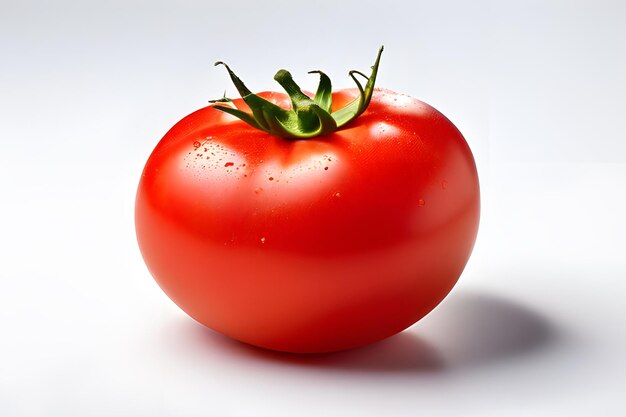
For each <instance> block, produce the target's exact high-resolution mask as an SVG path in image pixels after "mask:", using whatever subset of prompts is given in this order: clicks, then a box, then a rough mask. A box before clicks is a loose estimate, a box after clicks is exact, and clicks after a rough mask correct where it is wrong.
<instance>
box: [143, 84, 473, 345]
mask: <svg viewBox="0 0 626 417" xmlns="http://www.w3.org/2000/svg"><path fill="white" fill-rule="evenodd" d="M360 91H361V89H346V90H341V91H338V92H335V93H333V94H332V109H333V111H334V109H339V108H342V107H343V106H345V105H346V104H347V103H350V102H351V101H352V100H354V99H358V97H359V94H360ZM371 93H372V94H371V101H370V102H369V106H368V107H367V109H366V110H365V111H363V112H362V114H361V115H360V116H359V117H357V118H355V119H354V120H352V121H351V122H350V123H348V124H347V125H346V126H345V127H343V128H341V129H338V130H335V131H333V132H331V133H328V134H323V135H321V136H316V137H312V138H307V139H297V138H296V139H294V138H283V137H278V136H275V135H272V134H270V133H268V132H266V131H263V130H259V129H257V128H255V127H253V126H251V125H249V124H248V123H246V122H244V121H242V120H239V119H238V118H236V117H233V116H232V115H230V114H227V113H225V112H224V111H221V110H219V109H216V108H215V106H213V105H212V106H208V107H205V108H203V109H200V110H198V111H196V112H194V113H192V114H190V115H189V116H187V117H185V118H183V119H182V120H181V121H180V122H178V123H177V124H176V125H175V126H174V127H173V128H172V129H171V130H170V131H169V132H167V134H166V135H165V137H163V139H162V140H161V141H160V142H159V143H158V145H157V146H156V148H155V149H154V151H153V152H152V155H151V156H150V158H149V160H148V161H147V163H146V166H145V168H144V171H143V175H142V176H141V181H140V184H139V188H138V192H137V198H136V232H137V238H138V242H139V246H140V249H141V253H142V255H143V257H144V260H145V262H146V264H147V266H148V268H149V270H150V272H151V274H152V275H153V277H154V278H155V280H156V281H157V283H158V284H159V286H160V287H161V288H162V289H163V291H164V292H165V293H166V294H167V295H168V296H169V297H170V298H171V299H172V300H173V301H174V302H175V303H176V304H177V305H178V306H180V308H181V309H183V310H184V311H185V312H186V313H187V314H189V315H190V316H191V317H192V318H194V319H195V320H197V321H198V322H200V323H202V324H204V325H206V326H207V327H209V328H211V329H213V330H215V331H218V332H220V333H223V334H225V335H227V336H230V337H232V338H234V339H237V340H240V341H243V342H245V343H249V344H252V345H256V346H260V347H263V348H268V349H273V350H279V351H288V352H329V351H336V350H342V349H347V348H352V347H357V346H361V345H365V344H368V343H372V342H375V341H378V340H381V339H384V338H386V337H389V336H391V335H393V334H395V333H398V332H400V331H402V330H403V329H405V328H407V327H409V326H411V325H412V324H413V323H415V322H416V321H417V320H419V319H420V318H422V317H423V316H424V315H426V314H427V313H428V312H430V311H431V310H432V309H433V308H434V307H435V306H436V305H437V304H438V303H439V302H440V301H441V300H442V299H443V298H444V297H445V296H446V295H447V294H448V293H449V291H450V290H451V289H452V287H453V286H454V284H455V283H456V281H457V279H458V278H459V276H460V274H461V272H462V271H463V269H464V267H465V264H466V262H467V260H468V258H469V256H470V253H471V251H472V248H473V245H474V241H475V238H476V234H477V230H478V220H479V206H480V199H479V184H478V177H477V173H476V167H475V163H474V159H473V157H472V153H471V151H470V149H469V147H468V145H467V143H466V141H465V140H464V138H463V136H462V135H461V133H460V132H459V130H458V129H457V128H456V127H455V126H454V125H453V124H452V123H451V122H450V121H449V120H448V119H447V118H446V117H445V116H443V115H442V114H441V113H440V112H438V111H437V110H435V109H434V108H433V107H431V106H429V105H428V104H425V103H423V102H421V101H419V100H416V99H414V98H411V97H408V96H405V95H401V94H397V93H394V92H392V91H389V90H381V89H375V90H373V91H372V92H371ZM258 97H261V98H264V99H266V100H268V101H270V102H272V103H274V104H276V105H278V106H280V107H283V108H289V102H290V96H289V95H286V94H281V93H274V92H266V93H261V94H259V95H258ZM232 104H234V105H235V106H236V107H237V108H239V109H241V110H244V111H246V110H249V107H248V106H247V105H246V103H245V102H244V101H243V100H242V99H236V100H233V101H232Z"/></svg>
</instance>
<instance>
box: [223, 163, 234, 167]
mask: <svg viewBox="0 0 626 417" xmlns="http://www.w3.org/2000/svg"><path fill="white" fill-rule="evenodd" d="M233 165H235V163H234V162H226V163H225V164H224V166H225V167H232V166H233Z"/></svg>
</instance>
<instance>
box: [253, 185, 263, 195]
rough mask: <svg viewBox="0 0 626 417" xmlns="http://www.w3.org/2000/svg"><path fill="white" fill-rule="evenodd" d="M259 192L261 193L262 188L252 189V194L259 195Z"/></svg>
mask: <svg viewBox="0 0 626 417" xmlns="http://www.w3.org/2000/svg"><path fill="white" fill-rule="evenodd" d="M261 192H263V188H261V187H259V188H255V189H254V194H259V193H261Z"/></svg>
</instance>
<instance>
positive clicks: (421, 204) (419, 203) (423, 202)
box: [417, 198, 426, 207]
mask: <svg viewBox="0 0 626 417" xmlns="http://www.w3.org/2000/svg"><path fill="white" fill-rule="evenodd" d="M417 205H418V206H419V207H424V206H425V205H426V202H425V201H424V200H423V199H421V198H420V199H419V200H417Z"/></svg>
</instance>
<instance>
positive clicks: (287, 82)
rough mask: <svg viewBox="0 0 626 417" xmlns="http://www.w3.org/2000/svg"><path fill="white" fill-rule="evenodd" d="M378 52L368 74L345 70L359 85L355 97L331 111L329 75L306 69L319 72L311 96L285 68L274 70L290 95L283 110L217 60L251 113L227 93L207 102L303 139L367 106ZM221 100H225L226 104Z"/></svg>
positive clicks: (320, 133) (343, 122)
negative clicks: (242, 108) (359, 77)
mask: <svg viewBox="0 0 626 417" xmlns="http://www.w3.org/2000/svg"><path fill="white" fill-rule="evenodd" d="M382 53H383V47H382V46H381V47H380V49H379V50H378V55H377V56H376V62H374V65H373V66H372V73H371V75H370V76H369V77H368V76H366V75H365V74H363V73H362V72H359V71H356V70H353V71H350V72H349V73H348V74H349V75H350V77H352V79H353V80H354V82H355V83H356V85H357V87H358V89H359V97H358V98H357V99H355V100H353V101H352V102H350V103H349V104H347V105H346V106H345V107H342V108H341V109H338V110H336V111H334V112H333V111H331V108H332V87H331V82H330V78H328V76H327V75H326V74H324V73H323V72H321V71H318V70H316V71H311V72H310V74H312V73H315V74H319V75H320V82H319V86H318V88H317V92H316V93H315V97H313V98H310V97H308V96H307V95H306V94H304V93H303V92H302V90H301V89H300V87H299V86H298V84H296V82H295V81H294V80H293V78H292V76H291V74H290V73H289V71H286V70H284V69H281V70H279V71H278V72H277V73H276V75H275V76H274V79H275V80H276V81H277V82H278V83H279V84H280V85H281V86H282V87H283V88H284V89H285V91H286V92H287V94H288V95H289V98H290V99H291V106H292V108H291V110H285V109H283V108H282V107H279V106H277V105H275V104H273V103H271V102H269V101H267V100H265V99H264V98H262V97H260V96H258V95H256V94H254V93H252V92H251V91H250V90H249V89H248V88H247V87H246V86H245V84H244V83H243V82H242V81H241V80H240V79H239V77H237V76H236V75H235V73H234V72H233V71H232V70H231V69H230V68H229V67H228V65H226V64H225V63H223V62H221V61H218V62H216V63H215V65H223V66H224V67H225V68H226V70H227V71H228V75H229V76H230V79H231V80H232V82H233V84H234V85H235V87H236V88H237V91H238V92H239V95H240V96H241V98H242V99H243V101H244V102H245V103H246V104H247V105H248V107H250V109H251V110H252V113H247V112H244V111H243V110H239V109H237V108H235V107H234V106H232V104H231V103H232V100H231V99H229V98H227V97H223V98H221V99H218V100H211V101H210V103H214V104H213V108H215V109H217V110H221V111H223V112H226V113H228V114H231V115H233V116H235V117H238V118H239V119H241V120H243V121H244V122H246V123H248V124H249V125H251V126H253V127H255V128H256V129H259V130H263V131H265V132H267V133H270V134H272V135H275V136H280V137H282V138H287V139H307V138H312V137H315V136H323V135H327V134H329V133H332V132H334V131H336V130H337V129H339V128H341V127H343V126H345V125H346V124H348V123H349V122H351V121H352V120H354V119H355V118H356V117H358V116H359V115H361V114H362V113H363V112H364V111H365V109H367V106H368V105H369V103H370V100H371V99H372V94H373V92H374V83H375V82H376V75H377V73H378V66H379V63H380V57H381V55H382ZM355 74H357V75H360V76H361V77H363V78H365V79H366V80H367V82H366V83H365V87H363V85H362V84H361V82H359V80H358V79H357V78H356V76H355ZM222 103H226V105H224V104H222Z"/></svg>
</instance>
